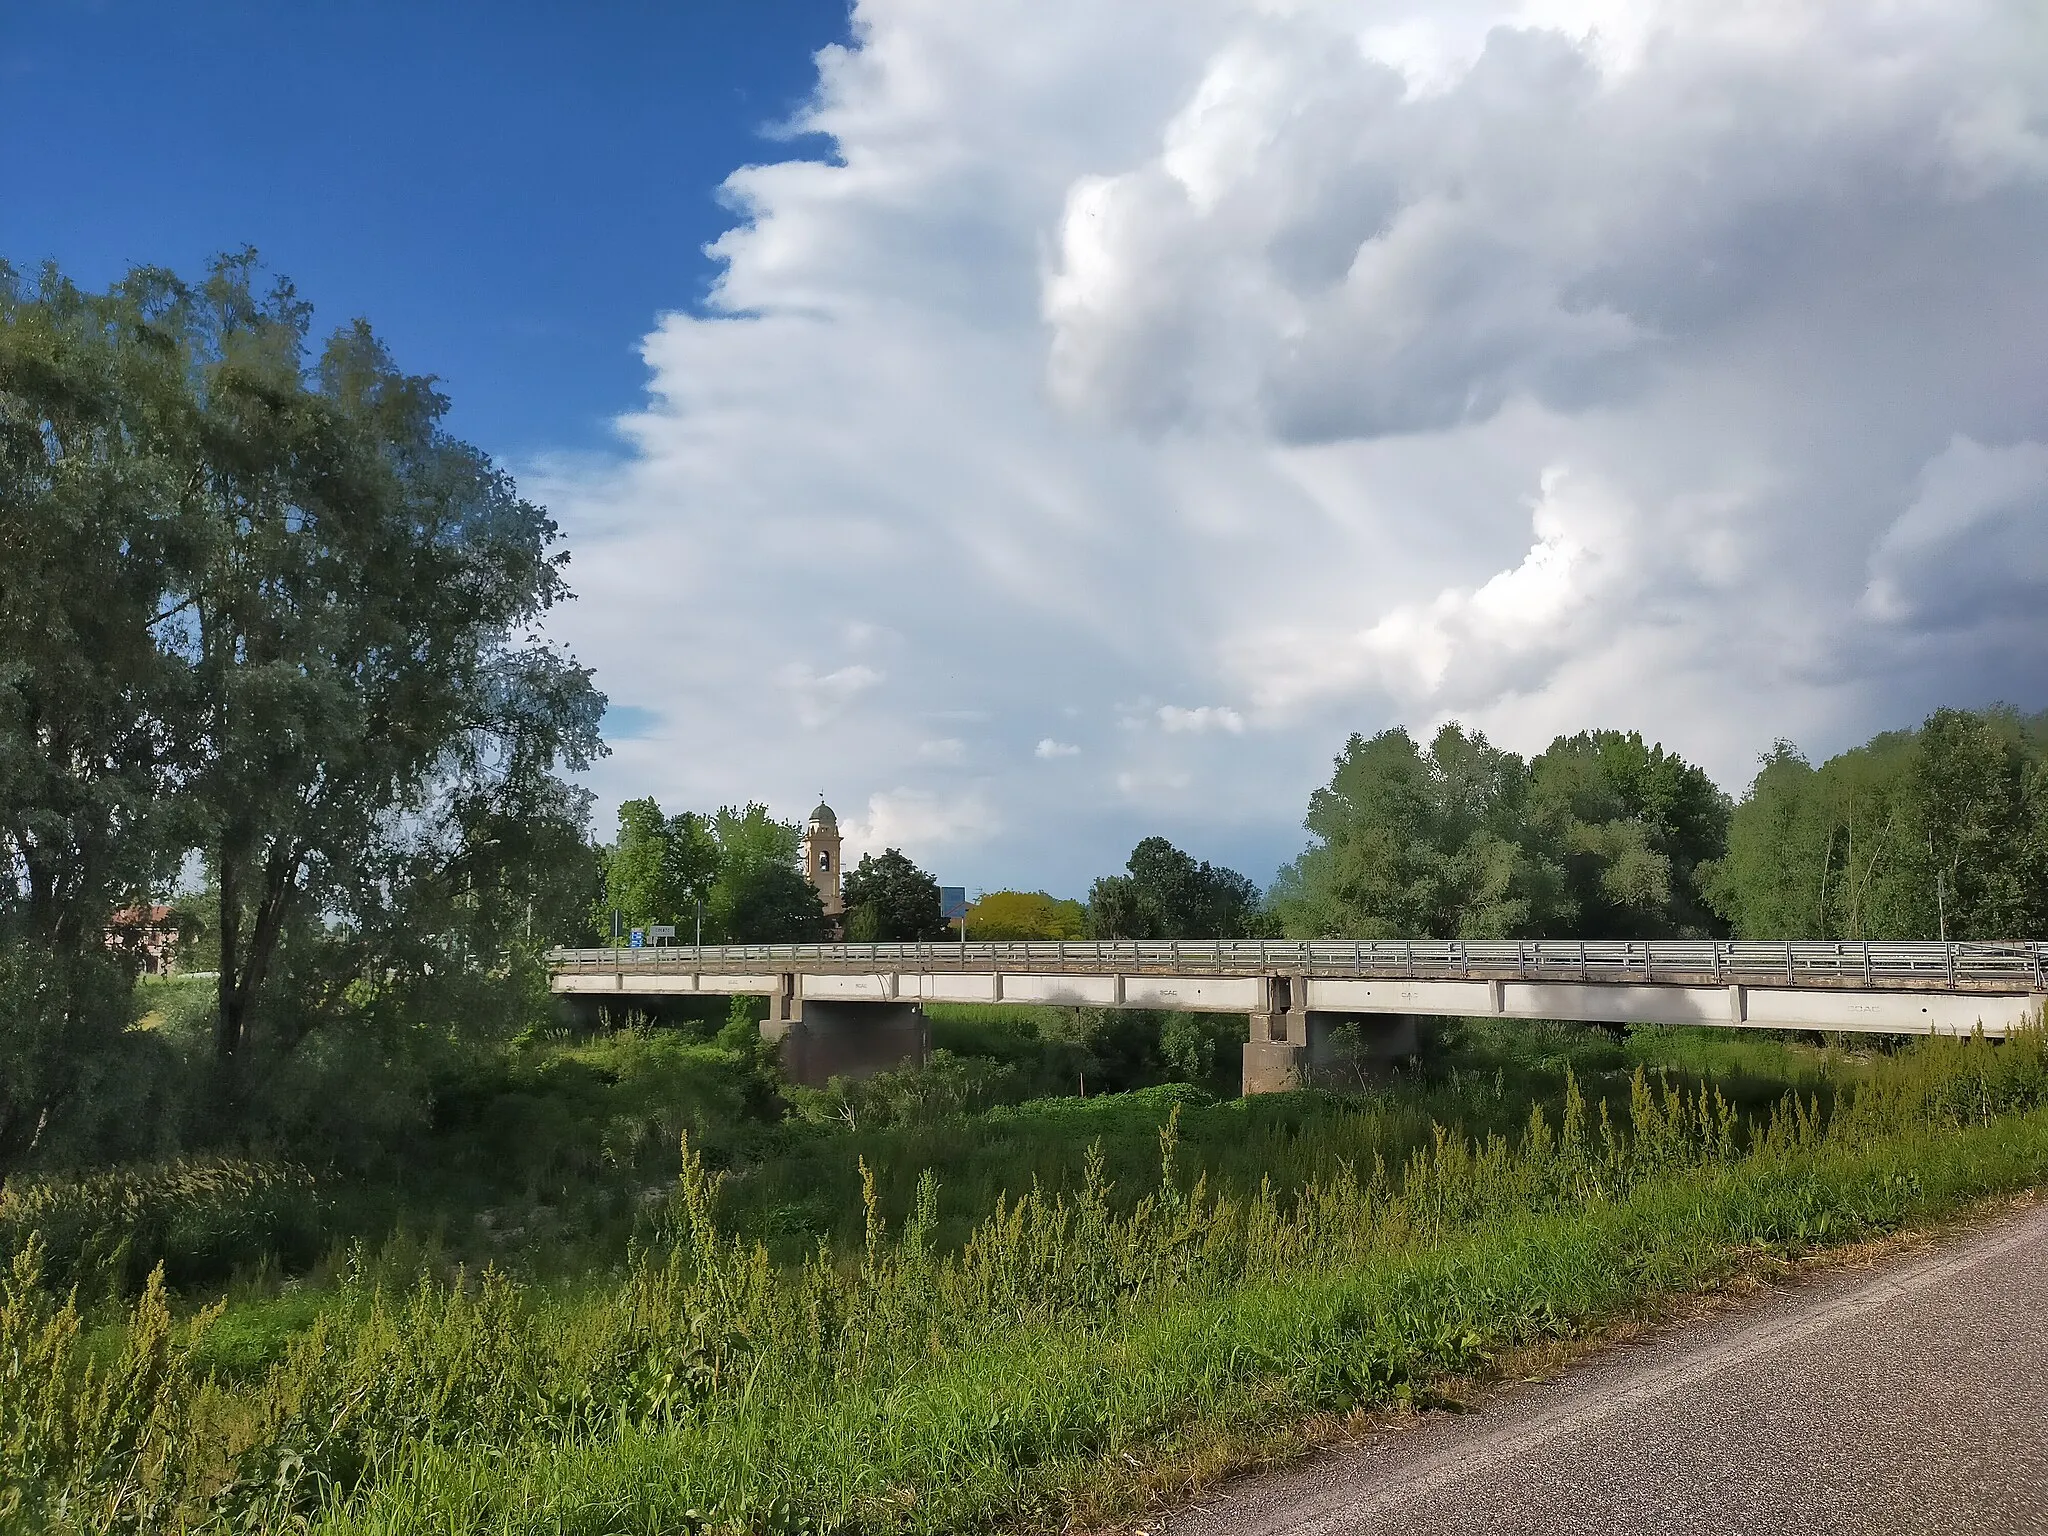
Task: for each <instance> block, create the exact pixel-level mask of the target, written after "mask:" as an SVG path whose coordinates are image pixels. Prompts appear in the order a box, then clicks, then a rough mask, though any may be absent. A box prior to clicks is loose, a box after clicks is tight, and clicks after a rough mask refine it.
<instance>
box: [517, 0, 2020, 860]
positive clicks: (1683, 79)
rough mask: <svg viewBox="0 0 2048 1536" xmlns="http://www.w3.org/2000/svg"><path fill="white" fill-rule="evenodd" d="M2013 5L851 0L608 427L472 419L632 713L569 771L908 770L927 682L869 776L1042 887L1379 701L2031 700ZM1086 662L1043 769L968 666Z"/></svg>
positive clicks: (1663, 712) (1563, 726)
mask: <svg viewBox="0 0 2048 1536" xmlns="http://www.w3.org/2000/svg"><path fill="white" fill-rule="evenodd" d="M2034 28H2035V21H2034V19H2033V17H2032V13H2031V9H2030V7H2028V6H2027V5H2025V4H2023V3H2020V0H2000V3H1993V0H1901V3H1898V4H1893V5H1885V6H1867V7H1858V6H1845V5H1839V4H1834V3H1831V0H1768V3H1767V0H1733V3H1730V0H1647V3H1634V0H1631V3H1626V4H1625V3H1623V0H1513V3H1505V0H1500V3H1494V0H1450V3H1430V4H1424V3H1422V0H1289V3H1288V4H1286V5H1272V4H1267V3H1263V0H1122V3H1119V4H1117V5H1108V6H1105V5H1101V4H1099V3H1092V0H1035V3H1033V4H1031V5H1029V6H1026V5H1025V4H1024V3H1023V0H988V3H986V4H983V5H978V6H975V7H969V8H962V7H957V6H943V5H939V4H936V3H934V0H862V3H861V4H860V5H859V7H858V12H857V27H856V36H857V37H858V38H859V39H860V42H859V45H858V46H857V47H854V48H851V49H834V50H827V51H826V53H825V54H823V55H821V58H820V69H821V74H820V85H819V91H818V96H817V99H816V101H815V103H814V104H813V106H812V107H811V109H810V110H809V112H808V113H807V114H806V115H805V117H804V119H803V121H802V122H801V124H800V125H799V126H802V127H805V128H809V129H813V130H816V131H818V132H821V133H824V134H827V135H829V136H831V138H832V139H833V140H834V141H835V146H836V149H837V157H836V159H835V160H834V161H833V162H832V163H792V164H781V165H764V166H753V167H748V168H745V169H743V170H741V171H738V172H736V173H735V174H734V176H733V178H732V179H731V181H730V182H729V183H728V186H727V189H726V190H727V194H728V196H729V197H730V198H731V199H732V201H733V203H734V206H735V207H736V208H737V209H738V210H739V216H740V222H739V224H738V225H737V226H736V227H735V228H734V230H733V231H731V232H730V233H729V234H728V235H726V236H725V237H724V238H723V239H722V240H721V241H720V242H719V244H718V247H717V250H718V254H719V255H720V256H721V257H722V259H723V260H724V263H725V267H724V277H723V279H722V281H721V282H720V284H719V286H718V288H717V290H716V292H715V293H714V294H713V296H712V299H711V301H710V303H709V304H708V305H707V306H706V307H705V308H704V309H703V310H702V311H701V312H698V313H682V312H679V313H675V314H671V315H668V316H665V317H663V318H662V319H661V321H660V324H659V325H658V327H657V328H656V329H655V330H654V331H653V332H652V334H650V335H649V336H648V338H647V340H646V344H645V354H646V358H647V362H648V365H649V368H650V371H651V380H650V392H649V396H648V400H647V403H646V406H645V408H644V409H643V410H641V411H640V412H638V413H637V414H635V415H633V416H631V417H629V418H627V419H626V420H625V421H623V422H622V423H621V428H622V431H623V433H624V438H625V450H624V452H623V454H622V456H621V458H620V459H619V461H618V462H616V463H614V464H611V465H604V466H592V465H591V464H589V463H588V462H584V461H564V462H562V463H561V464H558V465H542V466H536V467H534V468H532V469H529V470H528V472H527V473H526V475H525V477H524V483H525V484H526V486H527V488H528V489H530V490H532V491H534V492H536V493H538V494H540V495H542V496H543V497H544V498H545V499H546V500H548V502H549V504H550V505H551V506H552V507H554V508H555V510H556V511H557V512H558V514H559V515H561V517H562V518H563V521H564V523H565V526H566V527H567V529H568V531H569V533H570V536H571V540H572V543H573V547H574V549H575V553H576V563H575V565H574V567H573V568H572V570H571V573H570V574H571V577H572V580H573V581H574V583H575V584H576V586H577V587H578V589H579V590H580V591H581V593H582V594H583V601H581V602H580V603H578V604H576V605H574V606H573V607H572V608H571V609H570V610H569V611H568V612H567V614H566V615H565V616H564V618H563V621H562V624H561V626H560V627H561V629H562V632H563V633H564V634H565V635H566V636H567V637H568V638H569V639H571V640H572V641H573V642H574V643H575V644H576V646H577V648H578V650H579V651H580V653H581V654H582V655H583V656H584V657H585V659H586V660H589V661H591V662H594V663H595V664H596V665H597V666H598V668H599V681H600V684H601V685H604V686H608V687H610V688H611V689H612V690H613V691H614V692H616V693H617V694H618V695H619V696H620V697H622V698H628V699H630V700H631V701H633V702H634V703H635V704H637V705H639V706H641V707H642V708H643V709H645V710H647V711H648V712H649V718H650V719H651V720H654V721H657V722H658V723H657V724H652V725H649V726H648V727H647V732H646V734H645V735H642V736H637V737H636V738H635V739H634V740H632V741H628V742H623V743H621V744H620V749H619V751H618V753H617V755H616V756H614V757H613V758H612V759H610V760H609V761H608V762H607V763H606V764H605V765H604V766H603V767H602V768H601V769H600V770H599V772H598V774H597V776H596V780H595V782H596V784H597V787H598V788H599V789H600V791H601V793H602V794H603V795H604V796H605V797H606V798H609V799H616V798H618V797H620V796H623V795H626V794H632V793H642V792H653V793H655V794H657V795H658V796H659V797H661V798H662V800H663V802H664V804H667V803H669V802H670V801H674V802H676V803H678V804H712V803H716V802H717V801H719V800H721V799H724V800H731V799H742V798H745V797H747V796H749V795H758V796H763V797H766V798H768V799H770V800H771V802H773V803H775V804H778V805H781V806H786V807H788V808H790V809H791V810H793V811H800V810H801V809H802V808H803V805H804V804H805V803H807V802H808V798H809V796H810V795H811V794H813V793H815V792H816V789H817V787H818V786H819V784H820V783H821V782H822V783H824V784H826V785H827V786H829V788H830V792H831V793H832V794H834V795H836V796H839V797H841V798H843V799H845V800H847V801H849V802H852V803H859V802H860V800H861V799H862V798H863V797H876V799H875V800H871V802H870V803H871V805H872V804H875V803H882V802H885V803H886V805H887V806H889V807H899V808H900V809H892V810H888V811H887V812H886V815H888V816H898V815H900V816H911V815H912V814H913V808H919V807H921V808H922V809H921V810H917V811H916V814H919V815H926V816H927V817H928V818H929V817H931V816H936V815H937V814H938V810H937V809H935V808H944V807H953V808H955V809H956V810H957V809H958V808H959V806H960V805H961V804H963V803H964V802H962V801H960V800H959V799H958V798H957V797H958V794H959V791H958V789H957V780H958V778H959V776H960V775H959V769H958V761H959V760H955V761H947V760H944V759H942V758H940V757H926V756H923V755H921V754H920V752H919V751H918V749H917V748H916V747H915V746H914V745H912V744H915V743H919V742H924V741H927V740H929V739H931V738H932V737H933V736H934V735H935V734H938V735H942V736H943V738H944V739H946V740H949V741H958V742H960V744H961V747H960V752H961V759H960V760H969V759H971V760H972V761H975V762H981V763H992V764H994V763H1000V764H1006V765H1008V766H1006V767H1002V768H999V769H996V770H995V771H994V772H993V775H992V776H991V777H990V778H988V779H986V780H977V786H978V787H977V789H976V790H975V793H976V794H977V795H979V796H980V797H981V799H980V801H979V804H980V807H981V809H982V810H983V811H984V812H988V813H989V814H985V815H980V816H967V815H964V814H961V815H952V814H950V813H949V814H948V815H947V816H944V817H941V818H940V819H939V820H938V821H930V820H929V819H928V820H927V822H926V823H924V824H923V825H924V828H925V830H924V831H923V832H922V833H920V835H923V836H929V837H931V838H933V839H934V846H939V847H943V848H944V849H945V850H946V855H947V857H948V858H949V859H952V860H954V861H955V862H956V864H960V865H963V866H966V867H965V868H963V870H962V873H963V876H964V877H965V878H967V879H968V880H969V882H970V883H973V882H975V881H979V882H980V883H983V884H986V885H989V886H991V887H994V886H1000V885H1023V886H1027V887H1028V886H1035V885H1040V884H1046V885H1051V886H1053V887H1055V888H1064V889H1078V888H1082V887H1084V886H1085V883H1086V880H1087V878H1088V877H1089V876H1090V875H1091V874H1094V873H1099V872H1100V871H1101V870H1103V869H1106V868H1111V867H1114V866H1115V865H1116V864H1117V863H1118V862H1119V861H1120V858H1121V855H1122V853H1123V851H1124V850H1125V849H1127V848H1128V847H1129V846H1130V844H1131V842H1133V841H1135V839H1136V837H1138V836H1142V835H1144V834H1145V833H1148V832H1151V831H1155V830H1165V831H1169V832H1170V834H1171V835H1173V836H1175V837H1176V839H1177V840H1179V841H1182V842H1184V843H1186V844H1187V845H1189V846H1191V847H1193V848H1194V850H1195V851H1196V852H1197V853H1200V854H1202V855H1203V856H1205V857H1223V856H1228V857H1232V858H1235V859H1236V860H1237V861H1238V862H1240V863H1242V864H1244V865H1245V866H1246V867H1247V868H1248V870H1249V872H1251V873H1254V874H1263V873H1265V872H1266V871H1267V870H1268V869H1270V868H1271V867H1272V865H1273V864H1275V863H1277V862H1278V861H1279V860H1280V858H1282V857H1284V856H1285V855H1287V854H1289V853H1290V852H1292V851H1293V849H1294V847H1295V846H1297V844H1298V840H1299V837H1300V834H1299V831H1298V824H1299V818H1300V814H1301V809H1302V804H1303V801H1304V799H1305V797H1306V794H1307V792H1308V790H1309V789H1310V788H1311V786H1312V781H1313V780H1314V779H1315V778H1316V777H1317V776H1318V774H1319V772H1320V771H1322V770H1323V765H1326V764H1327V762H1328V760H1329V757H1330V756H1331V754H1332V753H1333V752H1334V751H1335V750H1336V749H1337V747H1338V745H1339V744H1340V743H1341V740H1342V738H1343V736H1344V734H1345V733H1347V732H1349V731H1351V730H1364V731H1370V730H1374V729H1377V728H1379V727H1380V726H1382V725H1384V724H1387V723H1390V722H1392V721H1394V720H1405V721H1408V722H1409V723H1411V724H1414V725H1417V726H1423V727H1426V726H1427V725H1428V724H1429V723H1432V722H1433V721H1435V720H1437V719H1441V718H1444V717H1446V716H1450V715H1457V716H1460V717H1463V718H1465V719H1467V720H1469V721H1471V722H1473V723H1475V724H1478V725H1480V726H1482V727H1484V728H1486V729H1487V730H1489V731H1490V732H1492V733H1493V734H1494V735H1495V736H1496V737H1497V738H1499V739H1503V740H1505V741H1507V742H1508V743H1510V744H1512V745H1515V746H1517V747H1520V748H1522V749H1524V750H1534V749H1540V748H1541V747H1542V746H1543V745H1544V744H1545V742H1547V740H1548V739H1549V737H1550V735H1551V734H1553V733H1555V732H1558V731H1567V730H1575V729H1578V728H1580V727H1582V726H1586V725H1593V724H1614V725H1623V726H1635V727H1639V728H1641V729H1643V730H1644V731H1646V732H1647V733H1649V734H1652V735H1654V736H1659V737H1661V738H1663V739H1664V740H1665V741H1666V742H1667V743H1668V744H1670V745H1672V746H1673V747H1675V748H1677V749H1678V750H1680V751H1683V752H1686V753H1688V754H1689V755H1692V756H1694V757H1696V758H1700V759H1703V760H1704V761H1705V762H1706V763H1707V765H1708V766H1709V767H1710V768H1711V769H1712V770H1713V771H1714V772H1716V773H1717V774H1718V775H1719V776H1720V777H1721V778H1722V779H1723V781H1724V782H1727V783H1729V784H1731V785H1739V783H1740V781H1741V780H1742V779H1743V778H1744V777H1746V774H1747V771H1748V766H1749V764H1750V763H1751V762H1752V761H1753V758H1754V755H1755V753H1756V752H1757V751H1758V750H1760V749H1761V748H1763V747H1764V746H1766V745H1767V744H1768V743H1769V741H1770V740H1771V738H1772V737H1774V736H1778V735H1787V736H1791V737H1793V738H1794V739H1797V740H1800V741H1802V742H1804V743H1806V744H1808V745H1809V746H1811V747H1814V748H1817V749H1821V750H1826V749H1829V748H1832V747H1836V746H1839V745H1841V744H1843V743H1845V742H1847V741H1850V740H1854V739H1858V738H1860V737H1861V736H1862V735H1865V734H1867V733H1869V732H1870V731H1872V730H1874V729H1877V728H1879V727H1882V726H1887V725H1894V724H1899V723H1903V722H1905V721H1909V720H1911V719H1913V718H1914V717H1916V716H1917V715H1918V714H1919V713H1921V712H1923V711H1924V710H1925V709H1926V708H1928V707H1930V706H1931V705H1933V704H1935V703H1939V702H1961V703H1969V702H1979V701H1982V700H1985V699H1988V698H1992V697H1998V696H2001V695H2003V696H2006V697H2009V698H2011V699H2013V701H2014V702H2016V703H2020V704H2023V705H2031V706H2038V705H2041V704H2043V703H2048V698H2044V697H2042V693H2041V689H2042V684H2041V681H2040V680H2041V678H2043V677H2044V676H2048V625H2043V624H2041V623H2040V622H2039V621H2038V619H2037V618H2036V617H2035V616H2036V615H2038V614H2039V613H2040V612H2041V611H2042V600H2043V598H2044V597H2048V569H2044V567H2043V564H2042V558H2041V556H2040V554H2039V550H2040V548H2041V541H2040V538H2039V532H2040V529H2041V528H2042V526H2043V523H2044V517H2048V498H2044V496H2043V494H2042V491H2043V482H2042V480H2041V478H2040V477H2041V475H2042V473H2043V470H2042V467H2041V466H2042V462H2043V461H2042V458H2041V455H2042V454H2043V452H2044V450H2043V449H2042V448H2041V446H2040V441H2041V432H2042V428H2041V423H2042V422H2043V421H2044V420H2048V366H2044V365H2043V363H2042V361H2041V355H2040V348H2039V344H2038V338H2039V337H2040V336H2041V335H2043V334H2044V333H2048V285H2043V284H2042V283H2041V282H2040V280H2039V272H2040V252H2041V251H2042V250H2043V249H2048V150H2044V148H2043V146H2044V145H2048V66H2044V64H2043V59H2044V58H2048V55H2044V54H2043V52H2042V50H2041V48H2040V46H2039V34H2038V31H2037V30H2033V29H2034ZM677 195H683V194H680V193H679V194H677ZM682 297H683V295H682V294H681V293H680V291H679V294H678V298H679V300H680V299H681V298H682ZM856 653H857V654H856ZM884 666H886V673H887V676H886V679H885V678H884V676H883V669H884ZM1203 698H1208V699H1216V698H1227V699H1231V700H1233V701H1236V703H1235V704H1234V706H1228V707H1227V706H1222V705H1185V706H1184V705H1174V704H1166V703H1162V702H1161V701H1164V700H1173V699H1203ZM1128 701H1139V702H1137V703H1130V702H1128ZM1068 708H1071V709H1074V710H1076V711H1077V713H1075V714H1073V715H1054V714H1049V713H1048V712H1049V711H1060V710H1063V709H1068ZM1120 715H1122V716H1127V717H1129V718H1133V719H1136V720H1138V721H1140V722H1141V723H1142V725H1143V726H1144V728H1143V729H1137V730H1129V731H1122V732H1117V733H1114V736H1113V739H1112V740H1110V741H1109V742H1108V743H1107V744H1106V745H1104V746H1103V747H1101V748H1099V749H1097V750H1099V751H1100V753H1101V755H1102V757H1103V758H1104V759H1105V761H1104V762H1103V766H1102V772H1101V774H1100V776H1099V777H1094V776H1090V779H1089V783H1090V784H1092V786H1093V787H1092V788H1089V787H1087V786H1084V785H1083V784H1082V783H1081V782H1080V781H1078V780H1074V781H1071V782H1070V781H1069V780H1070V776H1067V775H1051V774H1043V773H1034V772H1032V771H1030V763H1029V761H1027V755H1026V753H1025V751H1024V750H1023V748H1024V746H1025V744H1026V743H1028V742H1030V741H1031V740H1032V738H1031V737H1029V736H1028V735H1026V734H1024V731H1023V730H1022V729H1020V728H1018V726H1017V725H1016V722H1020V721H1043V720H1046V719H1049V718H1067V719H1074V720H1077V721H1114V720H1116V719H1117V718H1118V717H1119V716H1120ZM1233 721H1234V722H1235V724H1232V723H1230V722H1233ZM940 722H944V723H940ZM1252 726H1256V727H1258V729H1256V730H1253V729H1250V727H1252ZM1086 729H1087V727H1086V726H1085V725H1083V726H1080V727H1079V728H1078V729H1077V730H1076V731H1072V732H1069V734H1079V733H1080V732H1081V731H1085V730H1086ZM1032 755H1033V756H1035V755H1036V749H1033V753H1032ZM877 786H890V787H889V788H887V789H883V790H878V789H877ZM949 797H951V798H949ZM995 807H1000V808H1001V815H1000V816H997V815H995V814H993V809H994V808H995ZM1169 811H1170V812H1171V818H1170V820H1169V819H1162V818H1166V817H1167V813H1168V812H1169ZM904 825H909V823H907V822H906V823H904ZM940 825H943V826H944V827H945V828H946V829H947V830H946V839H948V840H947V841H944V842H940V841H938V840H937V834H936V832H935V831H933V830H932V829H933V828H935V827H937V826H940ZM1240 850H1242V851H1240Z"/></svg>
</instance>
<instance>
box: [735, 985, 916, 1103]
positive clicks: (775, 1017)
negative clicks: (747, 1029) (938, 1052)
mask: <svg viewBox="0 0 2048 1536" xmlns="http://www.w3.org/2000/svg"><path fill="white" fill-rule="evenodd" d="M782 981H783V982H784V983H785V985H784V986H781V987H778V988H777V989H776V991H775V992H773V993H771V994H770V995H769V999H768V1017H767V1018H766V1019H764V1020H762V1022H761V1038H762V1039H764V1040H772V1041H774V1042H776V1043H777V1044H778V1045H779V1046H780V1047H781V1050H782V1070H783V1072H784V1073H785V1074H786V1075H787V1076H788V1078H789V1080H790V1081H791V1082H793V1083H801V1084H802V1085H803V1086H804V1087H806V1088H823V1087H824V1086H825V1085H826V1084H827V1083H829V1082H831V1081H832V1079H833V1078H835V1077H871V1076H873V1075H874V1074H875V1073H877V1072H894V1071H897V1070H899V1069H900V1068H903V1067H920V1066H923V1065H924V1061H925V1058H926V1057H927V1056H928V1055H930V1054H931V1038H932V1037H931V1024H930V1022H929V1021H928V1020H927V1019H926V1018H925V1016H924V1008H923V1006H922V1005H921V1004H918V1003H915V1002H875V1003H865V1002H837V1001H828V1000H825V999H821V998H805V997H800V996H798V995H796V985H795V983H796V978H795V977H793V976H785V977H783V978H782Z"/></svg>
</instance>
